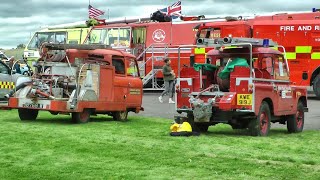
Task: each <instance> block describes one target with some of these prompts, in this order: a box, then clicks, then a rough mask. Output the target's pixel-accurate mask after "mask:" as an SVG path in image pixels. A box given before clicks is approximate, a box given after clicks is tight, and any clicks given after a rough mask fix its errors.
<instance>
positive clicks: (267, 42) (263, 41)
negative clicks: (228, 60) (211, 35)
mask: <svg viewBox="0 0 320 180" xmlns="http://www.w3.org/2000/svg"><path fill="white" fill-rule="evenodd" d="M215 43H216V44H220V45H228V44H240V43H250V44H252V45H254V46H261V47H263V46H268V47H270V46H271V47H274V46H277V43H276V42H274V41H272V40H271V39H257V38H232V37H225V38H218V39H215Z"/></svg>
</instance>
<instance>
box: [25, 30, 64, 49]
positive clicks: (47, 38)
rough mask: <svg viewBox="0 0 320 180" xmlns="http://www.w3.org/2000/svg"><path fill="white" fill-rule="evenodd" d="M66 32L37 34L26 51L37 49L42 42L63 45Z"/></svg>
mask: <svg viewBox="0 0 320 180" xmlns="http://www.w3.org/2000/svg"><path fill="white" fill-rule="evenodd" d="M66 39H67V32H65V31H62V32H37V33H35V35H34V36H33V38H32V39H31V41H30V43H29V44H28V46H27V48H28V49H38V48H39V47H40V46H41V44H42V43H44V42H52V43H65V42H66Z"/></svg>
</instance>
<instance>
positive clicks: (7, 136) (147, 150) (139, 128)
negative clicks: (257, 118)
mask: <svg viewBox="0 0 320 180" xmlns="http://www.w3.org/2000/svg"><path fill="white" fill-rule="evenodd" d="M69 119H70V117H69V116H66V115H59V116H52V115H51V114H49V113H46V112H43V113H40V116H39V118H38V120H37V121H29V122H21V121H20V120H19V118H18V114H17V112H16V111H1V119H0V179H319V177H320V145H319V139H320V133H319V132H318V131H304V132H303V133H300V134H288V133H287V132H286V129H276V130H272V131H271V133H270V136H269V137H265V138H261V137H250V136H247V135H246V133H245V132H243V131H233V130H232V129H231V128H230V127H229V126H226V125H219V126H216V127H210V129H209V131H210V132H209V133H207V134H203V135H201V136H198V137H170V136H169V135H168V133H169V126H170V122H171V121H170V120H167V119H160V118H146V117H129V121H128V122H116V121H112V118H111V117H108V116H98V117H94V118H93V122H90V123H88V124H72V123H71V122H70V120H69Z"/></svg>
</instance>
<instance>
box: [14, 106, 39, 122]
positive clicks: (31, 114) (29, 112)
mask: <svg viewBox="0 0 320 180" xmlns="http://www.w3.org/2000/svg"><path fill="white" fill-rule="evenodd" d="M18 113H19V117H20V120H21V121H25V120H36V119H37V117H38V113H39V110H35V109H18Z"/></svg>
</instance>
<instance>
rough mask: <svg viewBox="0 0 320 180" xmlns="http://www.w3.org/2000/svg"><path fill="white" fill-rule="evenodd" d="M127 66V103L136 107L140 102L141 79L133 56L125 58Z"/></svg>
mask: <svg viewBox="0 0 320 180" xmlns="http://www.w3.org/2000/svg"><path fill="white" fill-rule="evenodd" d="M126 67H127V78H126V79H127V80H128V95H127V100H126V102H127V105H128V106H129V107H130V106H132V107H137V105H139V104H141V103H142V102H141V101H142V100H141V99H142V98H141V96H142V92H143V90H142V87H143V85H142V81H141V79H140V77H139V73H138V64H137V62H136V61H135V59H134V58H129V59H126Z"/></svg>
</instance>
